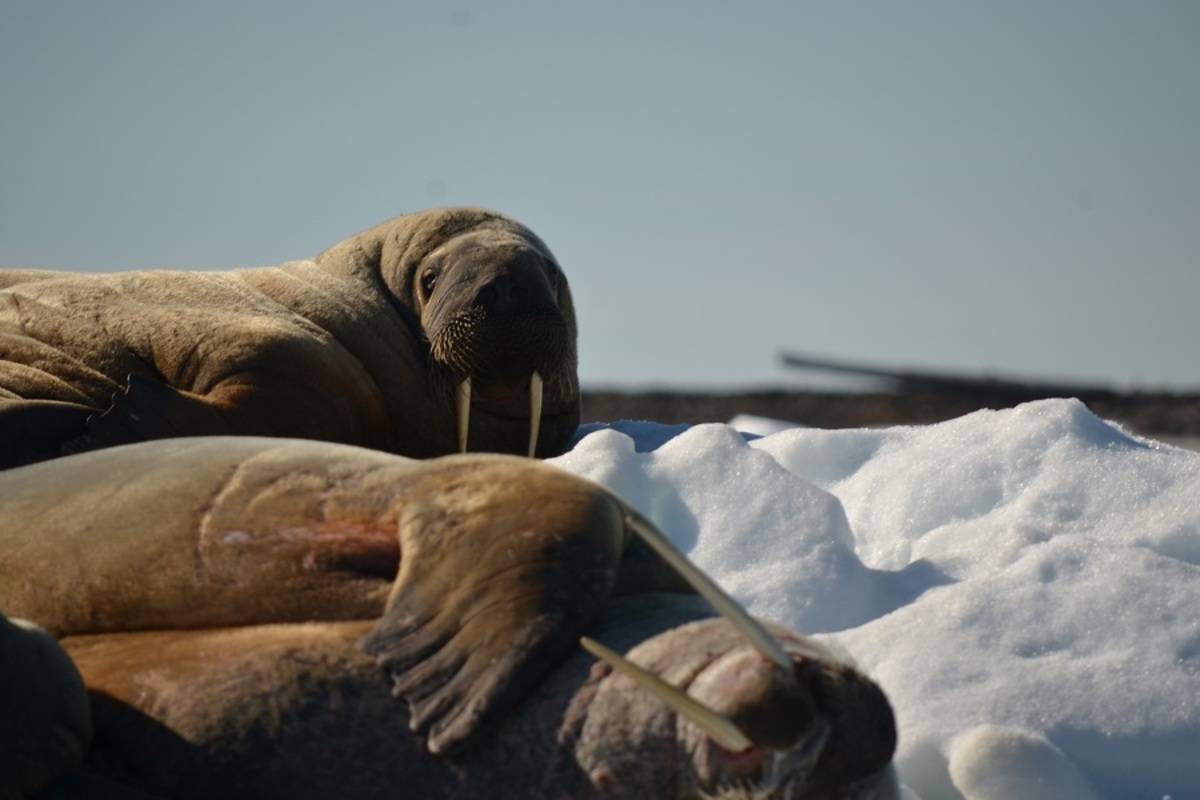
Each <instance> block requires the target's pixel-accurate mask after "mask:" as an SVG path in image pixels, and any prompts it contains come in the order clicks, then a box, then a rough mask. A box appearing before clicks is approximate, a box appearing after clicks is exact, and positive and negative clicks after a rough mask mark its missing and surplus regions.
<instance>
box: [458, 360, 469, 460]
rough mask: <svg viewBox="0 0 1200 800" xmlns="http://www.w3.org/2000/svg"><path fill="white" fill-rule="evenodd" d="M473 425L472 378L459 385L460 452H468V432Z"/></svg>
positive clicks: (464, 379) (465, 379)
mask: <svg viewBox="0 0 1200 800" xmlns="http://www.w3.org/2000/svg"><path fill="white" fill-rule="evenodd" d="M470 427H471V379H470V378H463V380H462V383H460V384H459V385H458V452H460V453H465V452H467V433H468V431H469V430H470Z"/></svg>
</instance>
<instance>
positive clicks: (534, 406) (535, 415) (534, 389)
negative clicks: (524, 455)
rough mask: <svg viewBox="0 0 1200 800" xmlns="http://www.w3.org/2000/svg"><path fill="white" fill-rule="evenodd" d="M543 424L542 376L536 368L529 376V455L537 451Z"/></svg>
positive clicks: (531, 455) (531, 456)
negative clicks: (539, 433) (539, 432)
mask: <svg viewBox="0 0 1200 800" xmlns="http://www.w3.org/2000/svg"><path fill="white" fill-rule="evenodd" d="M541 426H542V376H541V374H539V373H538V371H537V370H536V369H535V370H534V371H533V375H531V376H529V457H530V458H533V456H534V453H536V452H537V440H538V431H539V430H540V429H541Z"/></svg>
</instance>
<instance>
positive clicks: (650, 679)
mask: <svg viewBox="0 0 1200 800" xmlns="http://www.w3.org/2000/svg"><path fill="white" fill-rule="evenodd" d="M579 643H580V644H581V645H583V649H584V650H587V651H588V652H589V653H591V654H592V655H594V656H595V657H596V658H598V659H600V660H601V661H603V662H605V663H606V664H608V665H609V666H610V667H612V668H613V669H615V670H616V671H617V672H620V673H621V674H622V675H624V676H626V677H627V678H629V679H630V680H632V681H633V682H634V683H636V684H638V685H639V686H641V687H642V688H643V689H645V690H646V691H648V692H650V693H651V694H652V695H654V696H655V697H657V698H658V699H659V700H662V701H663V702H664V703H666V704H667V705H668V706H670V707H671V708H672V709H674V710H675V712H676V713H677V714H679V715H680V716H681V717H684V718H685V719H687V720H688V721H690V722H692V723H693V724H694V725H696V727H698V728H700V730H702V731H704V732H705V733H707V734H708V735H709V737H710V738H711V739H712V740H713V741H714V742H716V743H717V744H719V745H721V747H724V748H725V749H726V750H728V751H729V752H731V753H740V752H742V751H743V750H746V749H748V748H750V747H752V746H753V745H754V742H752V741H750V740H749V739H748V738H746V734H744V733H742V732H741V731H740V730H738V727H737V726H736V725H734V724H733V722H732V721H731V720H730V719H729V718H728V717H726V716H724V715H723V714H720V713H718V712H716V711H714V710H712V709H711V708H709V707H708V706H706V705H704V704H703V703H701V702H700V701H698V700H696V699H695V698H693V697H691V696H690V695H688V694H687V693H686V692H684V691H683V690H682V689H679V688H677V687H675V686H672V685H671V684H669V683H667V682H666V681H664V680H663V679H662V678H660V677H658V676H657V675H655V674H654V673H652V672H647V671H646V670H644V669H642V668H641V667H639V666H638V665H637V664H634V663H633V662H632V661H630V660H629V659H627V658H625V656H623V655H621V654H620V653H617V652H615V651H613V650H610V649H608V648H607V647H605V646H604V645H602V644H600V643H599V642H597V641H595V640H593V639H589V638H588V637H586V636H584V637H581V638H580V640H579Z"/></svg>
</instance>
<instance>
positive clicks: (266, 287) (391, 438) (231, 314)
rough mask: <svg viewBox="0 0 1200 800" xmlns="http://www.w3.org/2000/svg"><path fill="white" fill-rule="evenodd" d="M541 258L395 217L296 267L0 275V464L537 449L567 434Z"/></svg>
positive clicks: (573, 413)
mask: <svg viewBox="0 0 1200 800" xmlns="http://www.w3.org/2000/svg"><path fill="white" fill-rule="evenodd" d="M575 337H576V332H575V318H574V310H573V307H572V303H571V296H570V290H569V288H568V287H567V283H566V279H565V278H564V277H563V276H562V274H561V271H560V270H559V267H558V265H557V263H556V262H555V261H554V257H553V255H552V254H551V253H550V251H549V249H548V248H547V247H546V246H545V245H544V244H543V243H542V242H541V240H540V239H538V238H537V237H536V236H535V235H534V234H533V233H531V232H530V231H529V230H528V229H526V228H524V227H523V226H521V225H520V224H518V223H516V222H514V221H513V220H510V219H508V218H506V217H503V216H501V215H499V214H496V213H494V212H489V211H484V210H480V209H461V208H460V209H440V210H434V211H427V212H422V213H418V214H410V215H407V216H403V217H398V218H396V219H394V220H392V221H390V222H387V223H384V224H382V225H379V226H377V227H375V228H372V229H370V230H367V231H364V232H363V233H360V234H358V235H356V236H353V237H351V238H349V239H347V240H345V241H343V242H341V243H339V244H338V245H335V246H334V247H332V248H330V249H329V250H327V251H325V252H324V253H322V254H321V255H320V256H318V257H317V258H316V259H314V260H312V261H297V262H291V263H287V264H284V265H282V266H279V267H264V268H255V269H239V270H231V271H229V272H222V273H198V272H167V271H148V272H131V273H115V274H107V275H82V274H69V273H56V272H49V271H44V270H11V271H0V468H3V467H7V466H14V465H18V464H25V463H32V462H35V461H39V460H43V459H46V458H53V457H56V456H59V455H62V454H64V453H70V452H79V451H83V450H88V449H95V448H98V447H104V446H111V445H116V444H124V443H129V442H134V441H141V440H145V439H156V438H167V437H172V436H194V435H217V434H237V435H263V436H281V437H286V436H294V437H301V438H308V439H320V440H325V441H334V442H342V443H347V444H356V445H361V446H366V447H372V448H375V449H381V450H387V451H390V452H396V453H400V454H403V455H408V456H412V457H417V458H424V457H430V456H435V455H442V454H446V453H451V452H455V451H456V450H459V449H461V448H460V446H459V438H460V435H461V434H462V433H463V432H464V431H459V435H456V430H457V426H456V414H455V387H456V386H460V385H462V384H463V382H464V381H470V385H472V386H473V395H472V396H473V402H472V408H471V425H470V438H469V440H468V441H467V442H466V443H465V444H466V446H467V448H468V449H471V450H487V451H496V452H511V453H523V452H526V450H527V448H528V447H529V442H530V424H531V420H530V413H531V412H530V407H531V400H530V380H531V376H532V375H533V374H534V373H537V375H538V385H539V386H540V385H541V384H542V383H543V382H544V385H545V391H546V404H545V406H544V408H545V413H544V416H542V418H541V420H540V422H541V433H540V436H538V437H537V440H538V446H537V453H538V454H539V455H554V454H557V453H559V452H561V451H562V450H563V449H564V448H565V446H566V443H567V441H568V440H569V438H570V436H571V434H572V433H573V432H574V430H575V428H576V427H577V426H578V422H579V396H578V382H577V377H576V355H575Z"/></svg>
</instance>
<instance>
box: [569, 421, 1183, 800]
mask: <svg viewBox="0 0 1200 800" xmlns="http://www.w3.org/2000/svg"><path fill="white" fill-rule="evenodd" d="M749 422H750V424H747V425H739V427H742V428H743V430H745V429H746V428H751V429H753V430H759V431H770V430H772V427H771V426H770V425H769V424H767V423H766V422H765V421H762V420H750V421H749ZM760 424H761V425H765V427H761V426H760V427H757V428H754V427H752V426H754V425H760ZM556 462H557V463H558V464H559V465H561V466H563V467H566V468H567V469H570V470H571V471H573V472H576V473H579V474H580V475H585V476H587V477H589V478H592V479H593V480H596V481H598V482H600V483H602V484H604V485H606V486H609V487H610V488H612V489H613V490H615V491H616V492H617V493H618V494H620V495H621V496H622V497H624V498H625V499H626V500H628V501H629V502H630V503H632V504H633V505H634V506H636V507H637V508H638V509H640V510H641V511H642V512H644V513H646V514H647V515H648V516H650V517H651V518H652V519H654V520H655V521H656V522H657V523H658V524H659V525H660V526H661V527H662V529H663V530H664V531H666V532H667V534H668V535H669V536H670V537H671V538H672V540H673V541H674V542H675V544H676V545H677V546H678V547H680V548H681V549H682V550H683V551H684V552H686V553H688V555H689V556H691V558H692V559H693V560H694V561H696V562H697V563H698V564H700V566H702V567H703V568H704V569H706V570H707V571H708V572H709V573H711V574H712V575H713V576H714V577H715V578H716V579H717V580H718V581H719V582H720V583H721V584H722V585H723V586H725V587H726V588H727V589H728V590H729V591H731V592H732V593H733V594H734V595H735V596H737V597H738V598H739V599H740V600H742V601H743V602H744V603H745V604H746V605H747V606H749V608H750V609H751V610H752V611H753V612H754V613H755V614H757V615H759V616H761V617H765V618H768V619H773V620H777V621H780V622H784V623H786V624H788V625H790V626H791V627H793V628H795V629H797V630H800V631H804V632H812V633H824V634H828V635H829V637H830V638H832V639H833V640H834V641H835V642H837V643H838V644H839V645H841V646H842V647H843V648H844V649H845V650H847V651H849V653H850V654H851V655H852V656H853V657H854V659H855V660H856V661H857V663H858V664H859V666H860V667H862V668H863V669H865V670H866V671H867V672H868V673H869V674H871V675H873V676H874V677H875V678H876V680H878V681H879V682H880V683H881V684H882V685H883V687H884V689H885V690H886V691H887V693H888V696H889V697H890V698H891V700H892V703H893V705H894V706H895V709H896V714H897V720H898V724H899V728H900V744H899V750H898V751H897V754H896V764H897V767H898V769H899V774H900V779H901V781H902V782H903V783H904V784H905V785H906V787H907V788H908V789H909V790H910V794H908V795H907V796H910V797H911V796H917V797H920V798H922V800H936V799H938V798H960V797H966V798H972V799H974V798H982V799H985V800H993V799H996V800H999V799H1000V798H1004V799H1005V800H1009V799H1010V798H1025V799H1026V800H1035V799H1036V798H1055V800H1058V799H1059V798H1093V797H1094V798H1104V799H1105V800H1107V799H1109V798H1111V799H1112V800H1117V798H1121V799H1122V800H1123V799H1124V798H1149V799H1150V800H1159V798H1163V797H1167V796H1169V797H1171V798H1173V800H1183V799H1184V798H1193V797H1200V453H1195V452H1192V451H1188V450H1182V449H1178V448H1174V447H1170V446H1167V445H1161V444H1158V443H1155V442H1150V441H1147V440H1143V439H1139V438H1137V437H1134V436H1131V435H1129V434H1126V433H1125V432H1123V431H1121V430H1120V429H1119V428H1117V427H1115V426H1113V425H1111V424H1109V423H1106V422H1104V421H1103V420H1101V419H1099V418H1098V417H1096V416H1095V415H1093V414H1092V413H1091V412H1090V411H1089V410H1088V409H1087V408H1086V407H1085V406H1084V405H1082V404H1081V403H1079V402H1077V401H1073V400H1047V401H1041V402H1037V403H1029V404H1027V405H1023V406H1020V407H1018V408H1015V409H1011V410H1005V411H981V412H977V413H974V414H970V415H968V416H965V417H962V418H960V419H956V420H951V421H949V422H944V423H940V424H937V425H928V426H920V427H897V428H885V429H872V430H864V429H859V430H832V431H831V430H815V429H804V428H792V429H787V430H779V431H778V432H774V433H769V435H766V436H764V437H762V438H755V435H754V434H753V433H739V432H738V431H736V430H734V429H733V428H732V427H730V426H726V425H698V426H695V427H692V428H690V429H689V428H687V427H686V426H663V425H657V424H654V423H637V422H620V423H614V424H612V425H610V426H589V427H585V428H584V429H583V432H582V436H581V438H580V439H579V441H578V443H577V444H576V446H575V447H574V448H573V449H572V450H571V451H570V452H568V453H567V454H566V455H563V456H561V457H560V458H558V459H556Z"/></svg>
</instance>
